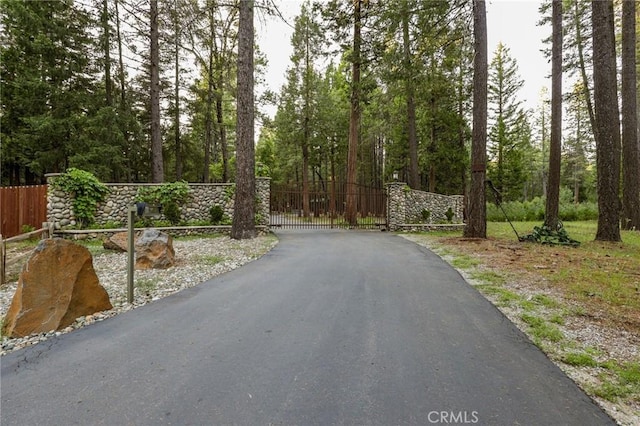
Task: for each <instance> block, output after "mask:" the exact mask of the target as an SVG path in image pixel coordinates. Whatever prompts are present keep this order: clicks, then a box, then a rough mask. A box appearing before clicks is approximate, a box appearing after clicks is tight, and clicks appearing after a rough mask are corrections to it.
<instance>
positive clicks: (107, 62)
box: [101, 0, 113, 107]
mask: <svg viewBox="0 0 640 426" xmlns="http://www.w3.org/2000/svg"><path fill="white" fill-rule="evenodd" d="M107 5H108V2H107V0H102V16H101V22H102V30H103V31H104V35H103V37H104V38H103V49H104V91H105V98H106V103H107V106H109V107H110V106H113V84H112V83H111V34H110V31H109V9H108V8H107Z"/></svg>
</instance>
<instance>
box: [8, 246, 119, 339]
mask: <svg viewBox="0 0 640 426" xmlns="http://www.w3.org/2000/svg"><path fill="white" fill-rule="evenodd" d="M111 308H112V306H111V302H110V301H109V295H108V294H107V292H106V290H105V289H104V288H103V287H102V286H101V285H100V283H99V282H98V276H97V275H96V273H95V271H94V269H93V260H92V258H91V253H89V250H87V249H86V248H85V247H83V246H80V245H78V244H74V243H73V242H71V241H67V240H63V239H57V238H56V239H49V240H43V241H41V242H40V243H39V244H38V246H37V247H36V249H35V250H34V252H33V254H32V255H31V257H30V258H29V260H28V261H27V263H26V264H25V266H24V267H23V269H22V272H21V273H20V278H19V279H18V287H17V289H16V292H15V294H14V296H13V299H12V301H11V306H10V307H9V311H8V312H7V315H6V317H5V320H4V325H3V334H4V335H5V336H9V337H22V336H27V335H30V334H34V333H45V332H49V331H53V330H62V329H64V328H65V327H67V326H69V325H70V324H72V323H73V322H74V321H75V319H76V318H78V317H81V316H84V315H89V314H93V313H95V312H99V311H104V310H108V309H111Z"/></svg>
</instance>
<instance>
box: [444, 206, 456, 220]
mask: <svg viewBox="0 0 640 426" xmlns="http://www.w3.org/2000/svg"><path fill="white" fill-rule="evenodd" d="M444 215H445V216H447V222H451V220H452V219H453V215H454V213H453V210H451V207H449V208H448V209H447V211H446V212H444Z"/></svg>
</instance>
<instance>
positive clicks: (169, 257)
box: [136, 229, 176, 269]
mask: <svg viewBox="0 0 640 426" xmlns="http://www.w3.org/2000/svg"><path fill="white" fill-rule="evenodd" d="M175 262H176V253H175V251H174V250H173V238H171V235H169V234H167V233H164V232H160V231H159V230H157V229H145V230H144V231H143V232H142V234H140V236H139V237H138V238H137V239H136V269H151V268H153V269H167V268H170V267H171V266H173V265H174V264H175Z"/></svg>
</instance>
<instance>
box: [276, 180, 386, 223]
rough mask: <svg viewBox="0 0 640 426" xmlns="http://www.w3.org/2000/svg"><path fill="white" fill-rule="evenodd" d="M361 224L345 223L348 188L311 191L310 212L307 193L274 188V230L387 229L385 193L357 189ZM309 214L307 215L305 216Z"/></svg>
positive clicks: (360, 187)
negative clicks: (306, 197)
mask: <svg viewBox="0 0 640 426" xmlns="http://www.w3.org/2000/svg"><path fill="white" fill-rule="evenodd" d="M355 195H356V200H357V201H356V206H357V208H356V210H357V223H355V224H350V223H349V222H348V221H347V220H346V219H345V209H346V203H347V192H346V185H344V184H342V185H335V187H333V188H331V187H329V188H325V187H313V188H311V189H309V191H308V197H309V202H308V211H307V212H305V209H304V204H305V203H304V198H305V194H304V191H303V190H302V189H301V188H299V187H277V186H272V187H271V226H272V227H276V228H329V229H330V228H347V229H349V228H358V229H386V226H387V213H386V212H387V209H386V196H385V190H384V189H382V188H372V187H368V186H362V185H356V194H355ZM305 213H306V214H305Z"/></svg>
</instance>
